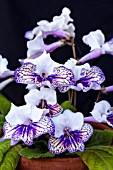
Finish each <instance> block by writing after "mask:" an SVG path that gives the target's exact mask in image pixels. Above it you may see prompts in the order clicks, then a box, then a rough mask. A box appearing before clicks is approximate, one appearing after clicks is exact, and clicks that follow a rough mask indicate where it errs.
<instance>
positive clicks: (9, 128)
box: [3, 122, 16, 139]
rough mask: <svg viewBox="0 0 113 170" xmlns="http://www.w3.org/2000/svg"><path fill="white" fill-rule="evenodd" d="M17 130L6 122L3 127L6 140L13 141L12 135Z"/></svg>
mask: <svg viewBox="0 0 113 170" xmlns="http://www.w3.org/2000/svg"><path fill="white" fill-rule="evenodd" d="M15 128H16V127H14V126H11V125H10V124H9V123H8V122H5V123H4V126H3V133H4V137H3V138H4V139H11V138H12V134H13V133H14V131H15Z"/></svg>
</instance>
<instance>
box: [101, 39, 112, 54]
mask: <svg viewBox="0 0 113 170" xmlns="http://www.w3.org/2000/svg"><path fill="white" fill-rule="evenodd" d="M102 50H103V51H105V53H106V54H107V53H108V54H111V55H113V38H112V39H111V40H110V41H108V42H106V43H105V44H103V45H102Z"/></svg>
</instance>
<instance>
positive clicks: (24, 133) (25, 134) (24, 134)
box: [12, 125, 34, 145]
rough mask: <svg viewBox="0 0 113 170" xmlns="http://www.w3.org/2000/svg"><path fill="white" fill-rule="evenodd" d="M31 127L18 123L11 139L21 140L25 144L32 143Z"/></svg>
mask: <svg viewBox="0 0 113 170" xmlns="http://www.w3.org/2000/svg"><path fill="white" fill-rule="evenodd" d="M33 130H34V129H33V127H32V125H28V126H27V125H19V126H17V129H16V130H15V132H14V133H13V135H12V139H13V140H16V141H20V140H22V141H23V142H24V143H25V144H26V145H32V144H33Z"/></svg>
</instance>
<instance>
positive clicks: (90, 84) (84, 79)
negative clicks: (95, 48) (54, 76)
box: [76, 66, 105, 92]
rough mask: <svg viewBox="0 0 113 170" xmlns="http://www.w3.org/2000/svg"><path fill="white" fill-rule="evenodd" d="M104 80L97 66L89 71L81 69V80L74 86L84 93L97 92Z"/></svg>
mask: <svg viewBox="0 0 113 170" xmlns="http://www.w3.org/2000/svg"><path fill="white" fill-rule="evenodd" d="M104 80H105V76H104V73H103V72H102V70H101V69H100V68H99V67H97V66H93V67H91V69H90V70H87V69H84V68H83V69H82V71H81V78H80V79H79V80H78V81H77V82H76V84H77V86H78V87H80V88H81V90H83V91H84V92H86V91H88V90H90V89H94V90H99V89H100V88H101V87H100V84H101V83H103V82H104Z"/></svg>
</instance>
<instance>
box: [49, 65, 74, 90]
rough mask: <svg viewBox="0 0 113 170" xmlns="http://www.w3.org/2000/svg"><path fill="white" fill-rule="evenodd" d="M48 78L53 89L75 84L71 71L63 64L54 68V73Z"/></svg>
mask: <svg viewBox="0 0 113 170" xmlns="http://www.w3.org/2000/svg"><path fill="white" fill-rule="evenodd" d="M48 80H49V81H50V83H51V85H52V88H53V89H55V88H56V87H58V88H59V87H63V86H66V87H69V86H71V85H74V84H75V80H74V74H73V72H72V71H71V70H70V69H68V68H66V67H64V66H60V67H56V68H54V74H53V75H51V76H49V77H48Z"/></svg>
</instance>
